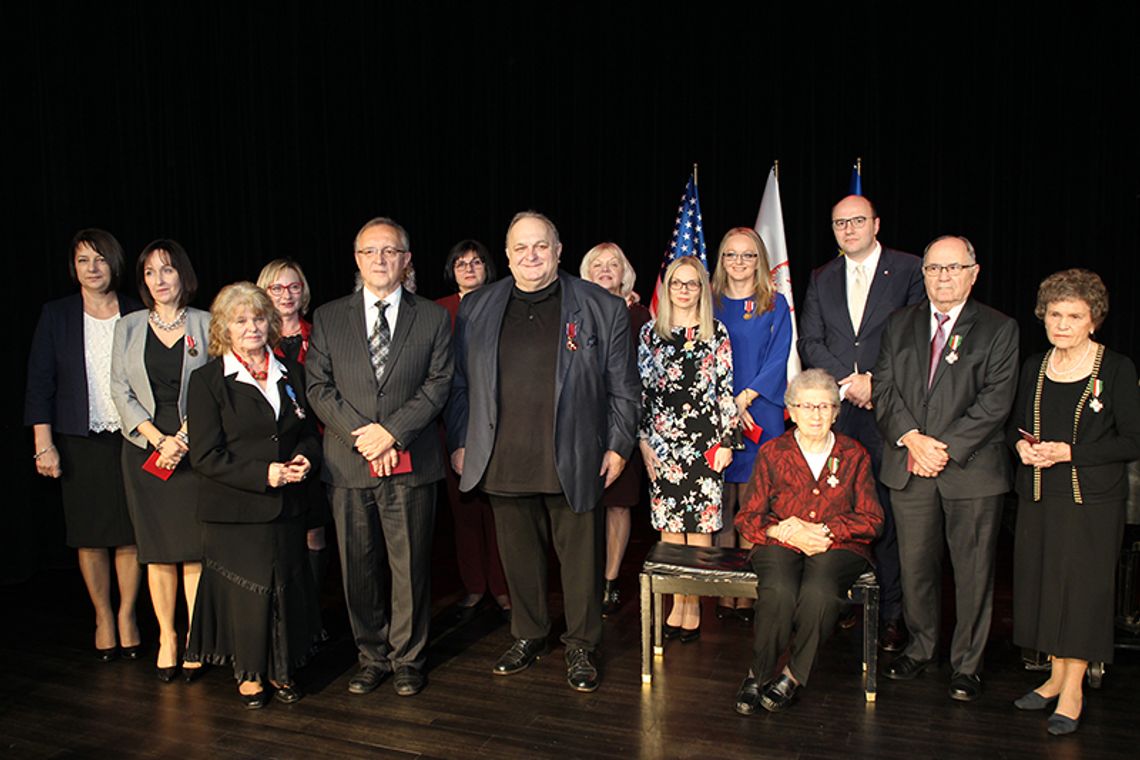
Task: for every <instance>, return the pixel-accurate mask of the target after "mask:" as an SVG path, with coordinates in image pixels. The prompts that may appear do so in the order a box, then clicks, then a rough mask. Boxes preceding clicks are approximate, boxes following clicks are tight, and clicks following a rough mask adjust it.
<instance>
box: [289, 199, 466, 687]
mask: <svg viewBox="0 0 1140 760" xmlns="http://www.w3.org/2000/svg"><path fill="white" fill-rule="evenodd" d="M355 252H356V265H357V267H358V268H359V270H360V277H361V279H362V280H363V283H364V287H363V288H362V289H361V291H360V292H357V293H353V294H352V295H349V296H345V297H344V298H341V299H338V300H336V301H333V302H331V303H328V304H325V305H324V306H322V307H321V308H319V309H317V311H316V313H315V315H314V317H313V332H312V336H311V339H310V344H309V353H308V356H307V360H306V372H307V376H308V396H309V402H310V403H311V404H312V407H313V410H314V411H315V412H316V413H317V416H318V417H320V419H321V421H322V422H324V424H325V438H324V466H323V470H322V479H323V480H324V482H325V483H327V484H329V485H330V486H332V489H331V491H332V509H333V521H334V522H335V523H336V530H337V541H338V543H339V544H340V561H341V568H342V572H343V575H344V593H345V599H346V601H347V604H348V614H349V621H350V623H351V624H352V634H353V637H354V638H355V640H356V647H357V649H358V650H359V660H360V670H359V671H358V672H357V673H356V675H355V676H353V677H352V679H351V680H350V681H349V684H348V690H349V691H350V692H352V693H353V694H367V693H368V692H370V691H372V690H373V689H375V688H376V687H377V686H379V685H380V683H381V682H382V681H383V680H384V679H385V678H387V677H388V676H389V675H392V676H393V679H392V684H393V686H394V687H395V690H396V693H397V694H399V695H401V696H411V695H413V694H417V693H419V691H420V690H421V689H423V687H424V682H425V681H424V675H423V668H424V660H425V651H424V650H425V647H426V645H427V636H428V623H429V620H430V617H431V541H432V529H433V525H434V521H435V483H436V481H437V480H440V479H442V478H443V473H444V470H443V467H444V462H443V456H442V453H441V451H440V446H439V439H438V437H437V436H436V432H435V427H434V425H432V422H433V420H434V419H435V418H436V416H437V415H438V414H439V412H440V410H441V409H442V408H443V405H444V402H445V401H446V400H447V395H448V390H449V388H450V386H451V374H452V354H451V320H450V318H449V317H448V314H447V312H446V311H445V310H444V309H443V308H442V307H440V306H437V305H436V304H434V303H432V302H431V301H427V300H424V299H422V298H420V297H418V296H416V295H414V294H412V293H411V292H409V291H408V290H406V289H404V287H403V286H402V283H403V281H404V278H405V276H406V274H407V272H408V267H409V265H410V264H411V261H412V254H411V250H410V244H409V241H408V234H407V232H406V231H405V230H404V228H403V227H401V226H400V225H399V224H397V223H396V222H394V221H392V220H391V219H387V218H384V217H378V218H376V219H372V220H371V221H369V222H368V223H367V224H365V225H364V227H362V228H361V230H360V232H359V233H357V235H356V245H355Z"/></svg>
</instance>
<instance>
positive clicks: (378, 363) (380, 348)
mask: <svg viewBox="0 0 1140 760" xmlns="http://www.w3.org/2000/svg"><path fill="white" fill-rule="evenodd" d="M376 306H377V308H378V312H377V314H376V326H375V327H374V328H372V334H371V335H369V336H368V355H369V356H371V357H372V369H373V370H374V371H375V372H376V380H377V381H379V380H380V378H382V377H383V376H384V362H386V361H388V349H389V348H390V347H391V345H392V330H391V329H390V328H389V327H388V320H387V319H386V318H385V317H384V312H385V311H387V310H388V304H386V303H385V302H383V301H379V302H377V304H376Z"/></svg>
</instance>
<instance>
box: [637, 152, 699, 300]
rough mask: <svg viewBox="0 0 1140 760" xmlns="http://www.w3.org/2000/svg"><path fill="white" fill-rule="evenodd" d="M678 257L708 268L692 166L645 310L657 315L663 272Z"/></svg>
mask: <svg viewBox="0 0 1140 760" xmlns="http://www.w3.org/2000/svg"><path fill="white" fill-rule="evenodd" d="M679 256H695V257H696V258H698V259H699V260H700V262H701V264H703V265H704V267H705V269H706V270H707V269H708V268H709V260H708V255H707V252H706V248H705V228H704V224H703V222H702V220H701V199H700V196H698V195H697V178H696V167H695V166H694V167H693V174H690V175H689V181H688V183H686V184H685V192H684V193H682V194H681V204H680V205H679V206H677V218H676V220H675V221H674V224H673V237H672V238H671V239H670V240H669V247H668V248H667V249H666V251H665V255H664V256H663V257H662V258H661V270H660V271H659V272H658V273H657V285H656V287H654V288H653V300H652V301H651V302H650V304H649V311H650V312H651V313H652V314H653V315H654V316H657V304H658V302H659V299H660V297H661V282H662V280H663V279H664V278H665V270H666V269H668V268H669V265H670V264H672V263H673V259H676V258H678V257H679Z"/></svg>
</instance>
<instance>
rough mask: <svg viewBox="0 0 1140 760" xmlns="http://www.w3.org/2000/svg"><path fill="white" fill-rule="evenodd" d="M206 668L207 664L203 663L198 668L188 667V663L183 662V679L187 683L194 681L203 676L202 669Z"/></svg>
mask: <svg viewBox="0 0 1140 760" xmlns="http://www.w3.org/2000/svg"><path fill="white" fill-rule="evenodd" d="M205 669H206V664H205V663H202V664H201V665H199V666H198V667H196V668H188V667H186V663H183V664H182V680H183V681H185V682H186V683H194V682H195V681H197V680H198V679H199V678H201V677H202V671H204V670H205Z"/></svg>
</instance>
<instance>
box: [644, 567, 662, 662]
mask: <svg viewBox="0 0 1140 760" xmlns="http://www.w3.org/2000/svg"><path fill="white" fill-rule="evenodd" d="M640 582H641V682H642V683H652V681H653V656H652V653H651V651H650V636H651V635H652V631H651V629H650V627H651V626H652V624H653V611H652V606H653V581H652V580H651V579H650V577H649V575H648V574H646V573H642V574H641V578H640ZM658 635H660V628H658Z"/></svg>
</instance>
